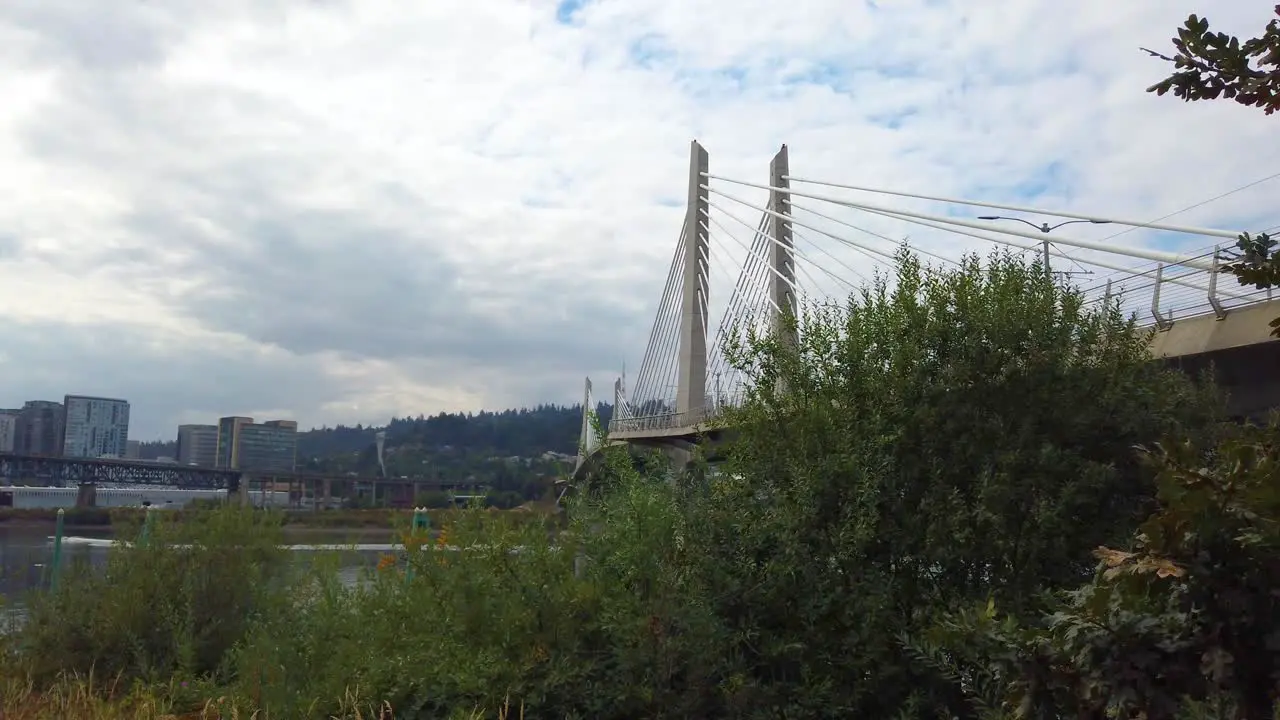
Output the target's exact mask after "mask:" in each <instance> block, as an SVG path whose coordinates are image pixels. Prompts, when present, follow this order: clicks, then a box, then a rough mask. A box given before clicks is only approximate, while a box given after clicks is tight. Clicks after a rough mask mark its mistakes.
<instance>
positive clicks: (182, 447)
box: [177, 425, 218, 467]
mask: <svg viewBox="0 0 1280 720" xmlns="http://www.w3.org/2000/svg"><path fill="white" fill-rule="evenodd" d="M177 456H178V463H179V464H180V465H197V466H199V467H214V466H215V465H217V462H218V426H217V425H179V426H178V452H177Z"/></svg>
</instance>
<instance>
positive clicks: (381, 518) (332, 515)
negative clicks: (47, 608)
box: [0, 503, 555, 533]
mask: <svg viewBox="0 0 1280 720" xmlns="http://www.w3.org/2000/svg"><path fill="white" fill-rule="evenodd" d="M211 507H217V506H215V505H204V506H198V507H194V508H191V509H181V510H155V511H153V512H162V513H164V516H165V517H166V518H168V519H170V520H173V521H177V522H182V521H185V520H187V519H190V518H196V517H201V516H203V515H205V514H206V513H207V511H208V510H209V509H210V508H211ZM463 511H464V508H462V507H454V508H428V509H427V515H428V516H429V517H430V518H431V521H432V523H433V524H434V525H437V526H438V525H440V524H442V523H446V522H449V521H450V520H451V519H452V518H454V517H457V516H458V515H459V514H461V513H462V512H463ZM486 511H487V512H489V513H491V514H492V513H507V512H509V513H511V514H512V516H513V517H516V518H525V519H528V520H530V521H532V522H541V520H542V519H543V518H545V517H546V516H547V515H548V514H553V513H555V505H554V504H553V503H528V504H527V505H525V506H521V507H518V508H512V509H509V510H507V509H499V508H493V507H490V508H486ZM146 513H147V510H145V509H143V508H67V509H66V510H65V515H64V523H65V524H66V526H67V527H71V528H102V529H118V528H126V529H127V528H132V527H137V526H138V525H139V524H141V522H142V518H143V517H144V516H145V515H146ZM412 515H413V511H412V510H407V509H385V508H383V509H370V510H323V511H315V510H283V511H276V512H275V513H274V514H273V515H272V516H273V517H274V518H276V520H277V521H278V522H279V523H281V524H282V525H283V526H284V528H285V529H287V530H332V531H335V532H339V533H341V532H346V531H364V530H369V531H375V530H384V531H388V532H390V531H395V530H399V529H400V528H403V527H404V526H405V524H406V523H407V522H408V521H409V519H410V518H411V517H412ZM57 519H58V511H57V509H55V508H29V509H28V508H0V524H6V523H8V524H21V525H30V524H44V525H48V526H50V527H52V526H53V525H54V523H55V522H56V521H57Z"/></svg>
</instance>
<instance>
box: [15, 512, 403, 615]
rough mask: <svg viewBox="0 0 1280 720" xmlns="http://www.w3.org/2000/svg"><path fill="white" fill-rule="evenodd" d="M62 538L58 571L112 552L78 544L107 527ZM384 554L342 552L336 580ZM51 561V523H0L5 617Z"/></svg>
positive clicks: (107, 533) (310, 537) (317, 538)
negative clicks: (60, 561)
mask: <svg viewBox="0 0 1280 720" xmlns="http://www.w3.org/2000/svg"><path fill="white" fill-rule="evenodd" d="M65 535H66V537H67V538H69V540H68V541H67V542H64V543H63V546H62V563H63V567H66V566H67V565H68V564H70V563H71V562H72V561H73V560H74V559H76V558H87V559H88V560H89V561H90V562H91V563H93V564H95V565H99V564H101V563H103V562H105V561H106V558H107V554H108V553H110V552H111V549H110V548H109V547H107V546H104V545H103V544H101V543H96V544H90V543H86V542H77V540H78V539H80V538H91V539H94V540H110V539H111V538H112V532H111V529H110V528H69V529H68V530H67V532H66V533H65ZM388 535H390V533H389V532H387V531H374V532H368V531H365V532H354V533H339V534H337V535H335V533H334V532H333V531H328V532H326V531H319V532H315V531H306V530H302V531H296V532H287V533H286V542H289V543H297V545H294V546H293V547H294V548H295V550H297V551H298V554H299V558H300V559H301V558H305V557H306V556H307V555H309V554H310V553H309V552H307V545H306V544H307V543H317V544H330V543H336V544H342V545H346V544H348V543H351V542H361V543H371V542H372V543H384V542H386V536H388ZM384 551H385V550H383V549H381V548H379V549H372V550H361V551H356V552H344V553H342V563H341V565H342V567H341V569H340V570H339V575H340V577H342V579H343V580H344V581H346V582H347V583H349V584H354V583H356V582H358V580H359V577H360V571H361V570H362V569H363V568H366V567H371V566H372V565H373V564H374V563H375V562H376V561H377V558H378V556H379V555H380V554H381V552H384ZM52 557H53V525H52V524H46V523H34V524H9V523H2V524H0V602H2V603H3V611H4V614H6V615H8V616H9V617H11V618H12V617H15V616H16V617H20V616H21V607H22V601H23V598H24V597H25V596H26V595H27V593H29V592H30V591H32V590H35V589H38V588H40V587H42V586H43V584H44V583H45V577H46V573H47V571H48V567H49V562H50V560H51V559H52Z"/></svg>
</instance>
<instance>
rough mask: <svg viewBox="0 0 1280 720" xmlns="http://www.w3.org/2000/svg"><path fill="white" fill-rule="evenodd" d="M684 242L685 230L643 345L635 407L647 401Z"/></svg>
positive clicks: (663, 339)
mask: <svg viewBox="0 0 1280 720" xmlns="http://www.w3.org/2000/svg"><path fill="white" fill-rule="evenodd" d="M685 242H686V232H685V231H682V232H681V233H680V240H679V242H677V243H676V250H675V254H674V256H673V257H672V260H671V264H670V266H669V267H668V269H667V282H666V285H665V287H664V288H663V292H662V301H661V302H660V303H659V306H658V312H657V314H656V315H655V316H654V323H653V328H652V329H651V330H650V333H649V343H648V345H647V346H646V347H645V354H644V358H643V359H642V361H641V364H640V370H639V372H637V374H636V384H635V389H634V392H635V396H634V397H635V401H636V404H637V407H639V406H640V405H642V404H643V403H645V402H647V400H648V396H647V395H646V394H645V393H646V391H649V390H650V389H651V388H650V386H651V384H652V375H653V373H654V363H655V362H658V361H659V358H658V357H657V355H656V353H658V352H660V350H659V348H660V343H661V342H662V341H665V337H664V333H663V329H664V327H665V326H666V325H667V324H668V322H667V315H668V313H669V308H670V305H671V302H672V299H673V292H674V288H675V285H676V283H677V282H678V273H677V269H678V268H680V267H681V266H682V264H683V263H681V262H680V260H681V257H682V255H683V253H684V246H685Z"/></svg>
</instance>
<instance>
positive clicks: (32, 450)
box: [13, 400, 65, 457]
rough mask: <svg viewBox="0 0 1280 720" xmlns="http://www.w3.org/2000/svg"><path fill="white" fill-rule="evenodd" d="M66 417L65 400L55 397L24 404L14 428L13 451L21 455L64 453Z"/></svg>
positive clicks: (54, 455) (56, 454)
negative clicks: (63, 438)
mask: <svg viewBox="0 0 1280 720" xmlns="http://www.w3.org/2000/svg"><path fill="white" fill-rule="evenodd" d="M64 417H65V416H64V415H63V408H62V403H56V402H53V401H52V400H28V401H27V402H25V403H23V404H22V409H21V410H19V411H18V422H17V424H16V426H15V427H14V433H13V451H14V452H15V453H17V454H18V455H46V456H53V457H57V456H59V455H61V454H62V423H63V419H64Z"/></svg>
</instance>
